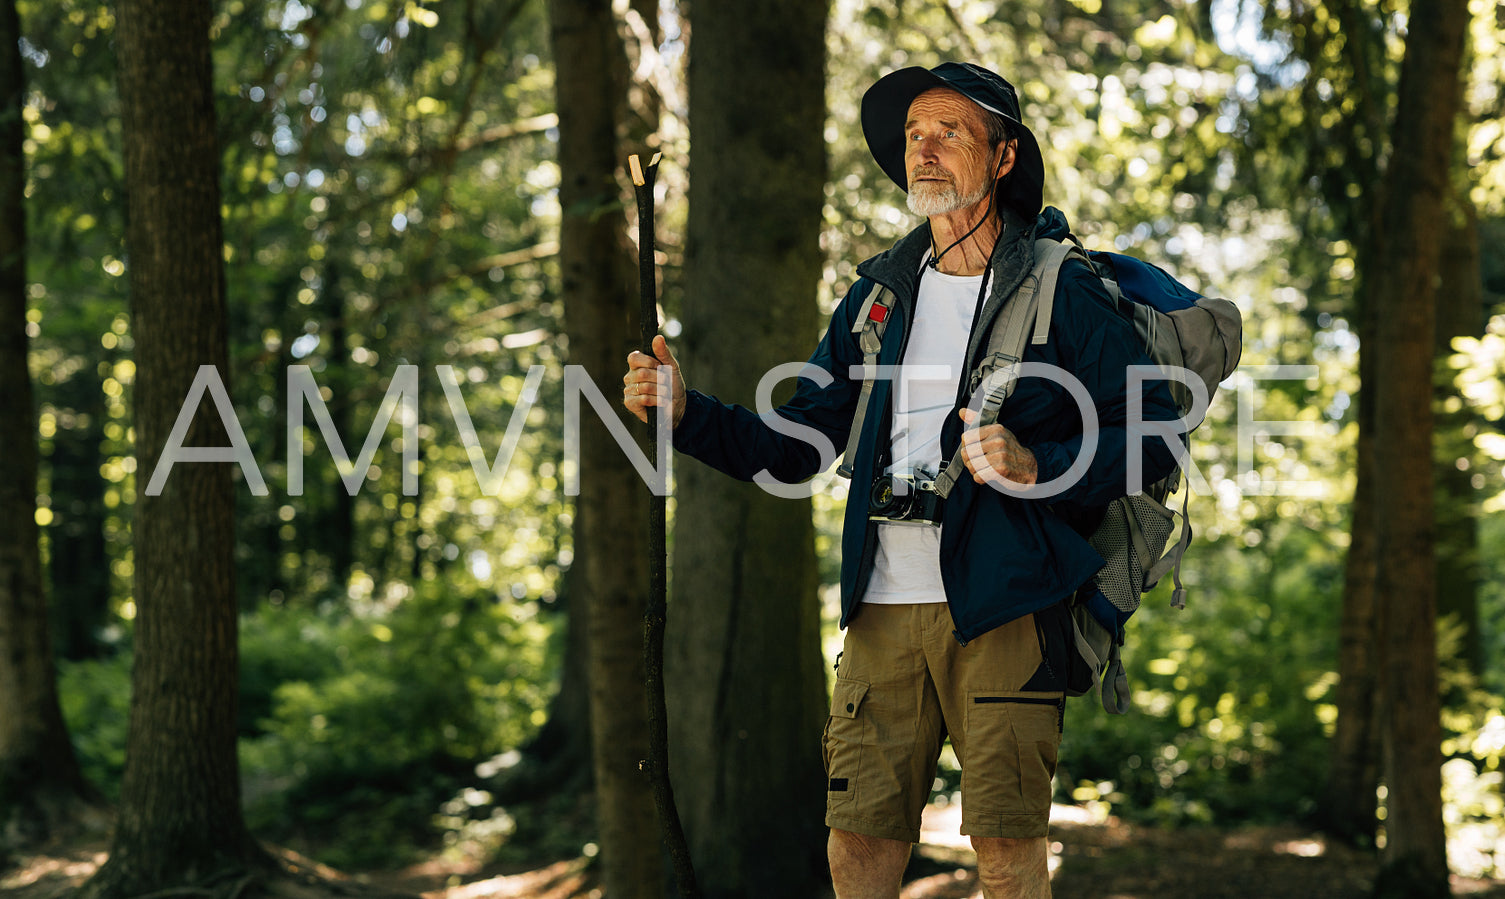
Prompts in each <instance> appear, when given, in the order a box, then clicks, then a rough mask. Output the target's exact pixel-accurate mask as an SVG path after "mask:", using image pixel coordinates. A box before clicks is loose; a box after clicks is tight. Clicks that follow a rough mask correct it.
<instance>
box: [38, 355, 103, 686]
mask: <svg viewBox="0 0 1505 899" xmlns="http://www.w3.org/2000/svg"><path fill="white" fill-rule="evenodd" d="M89 336H90V338H93V337H94V335H92V334H91V335H89ZM85 353H86V356H87V355H90V353H89V352H88V351H85ZM104 397H105V395H104V390H103V389H102V388H101V385H100V378H99V375H98V374H97V373H96V372H95V371H94V370H93V369H92V368H87V367H86V368H84V369H83V370H82V371H78V372H74V374H73V376H72V377H70V378H68V380H66V381H64V382H62V383H60V384H58V385H57V387H56V388H54V403H55V405H57V406H58V407H59V410H58V411H59V412H60V413H62V414H60V415H59V416H58V418H59V420H58V423H57V432H56V433H55V434H54V435H53V438H52V453H51V455H50V456H49V457H48V460H47V467H48V471H49V473H50V475H51V477H50V479H49V481H50V484H51V488H50V490H49V491H48V492H49V493H50V494H51V499H52V505H51V507H50V508H51V510H52V522H51V524H50V525H48V528H47V537H48V544H49V546H50V547H51V553H50V558H49V559H48V565H47V568H48V571H49V573H50V574H51V579H52V612H51V619H52V632H53V640H54V642H53V646H54V648H55V649H56V651H57V653H58V655H59V656H60V657H61V658H64V659H70V660H77V659H91V658H96V657H98V656H99V655H100V653H101V651H102V650H103V648H104V644H103V642H102V641H101V637H100V632H101V631H102V630H103V628H104V626H105V623H106V622H107V621H108V620H109V617H110V559H109V552H108V550H107V549H106V548H105V503H104V494H105V481H104V478H102V477H100V475H99V466H100V463H101V462H102V461H103V459H102V454H101V452H100V443H101V441H103V440H104V424H105V415H106V412H105V403H104ZM69 419H71V420H69Z"/></svg>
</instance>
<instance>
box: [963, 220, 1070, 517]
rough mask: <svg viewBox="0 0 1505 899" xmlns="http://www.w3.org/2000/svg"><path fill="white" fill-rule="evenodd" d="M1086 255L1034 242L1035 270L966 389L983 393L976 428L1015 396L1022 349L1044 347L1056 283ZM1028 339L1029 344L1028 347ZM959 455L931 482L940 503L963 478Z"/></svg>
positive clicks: (995, 326)
mask: <svg viewBox="0 0 1505 899" xmlns="http://www.w3.org/2000/svg"><path fill="white" fill-rule="evenodd" d="M1071 255H1079V256H1081V257H1082V258H1083V259H1085V258H1086V254H1084V253H1082V251H1081V250H1080V249H1079V248H1078V247H1077V246H1076V244H1074V243H1072V242H1071V241H1069V240H1048V239H1042V240H1037V241H1035V267H1034V268H1033V269H1031V270H1030V273H1029V274H1028V275H1027V276H1026V277H1025V279H1024V282H1023V283H1022V284H1020V285H1019V289H1018V290H1017V291H1016V292H1015V293H1014V295H1013V297H1011V298H1010V299H1009V301H1008V302H1007V303H1005V304H1004V306H1003V311H1001V312H1000V313H999V314H998V317H997V318H995V319H994V320H993V322H992V325H991V329H990V330H989V332H988V344H987V350H986V355H984V356H983V358H982V361H981V362H980V363H978V365H977V368H976V369H975V370H973V372H972V375H971V380H970V381H969V382H968V385H967V389H968V390H969V391H970V392H972V393H974V394H975V393H976V392H977V391H978V390H983V389H986V390H987V394H986V396H985V397H984V399H983V404H982V410H981V412H980V414H979V415H978V419H977V427H983V426H985V425H990V424H993V423H994V422H996V421H997V420H998V412H999V410H1000V409H1002V408H1003V403H1004V400H1007V399H1008V398H1009V395H1010V394H1012V393H1013V392H1014V386H1015V384H1017V383H1018V381H1019V377H1018V375H1017V373H1016V368H1017V366H1018V364H1019V361H1020V360H1021V359H1023V358H1024V347H1025V345H1026V344H1027V343H1029V342H1033V343H1036V344H1042V343H1044V342H1045V341H1046V339H1047V338H1048V337H1049V335H1050V319H1051V310H1052V309H1053V308H1054V306H1055V299H1056V282H1057V281H1058V280H1059V279H1060V274H1061V266H1062V264H1064V263H1065V262H1066V258H1067V257H1068V256H1071ZM1031 338H1033V340H1032V341H1031ZM966 469H967V466H966V463H965V462H964V461H963V460H962V453H961V450H960V449H958V450H957V451H956V452H955V453H953V454H952V456H951V459H950V461H948V462H947V463H946V465H945V467H944V469H942V471H941V473H940V474H939V475H938V476H937V477H936V479H935V492H936V493H938V494H940V495H941V496H942V497H946V496H949V495H950V494H951V488H953V487H955V486H956V482H957V480H958V479H959V478H961V476H962V475H963V474H964V473H965V472H966Z"/></svg>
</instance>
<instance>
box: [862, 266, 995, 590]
mask: <svg viewBox="0 0 1505 899" xmlns="http://www.w3.org/2000/svg"><path fill="white" fill-rule="evenodd" d="M982 279H983V276H982V275H947V274H944V273H942V272H938V271H934V270H932V269H929V268H926V269H924V270H923V274H922V276H921V278H920V292H919V296H918V298H917V299H916V301H915V319H914V322H913V323H912V324H911V325H910V332H909V343H908V344H907V345H906V346H905V347H904V358H903V360H901V361H902V362H903V366H902V368H901V369H900V374H899V376H898V378H897V379H896V380H895V383H894V403H893V405H894V425H893V433H892V436H891V441H892V442H891V451H890V453H889V456H890V458H891V459H892V460H893V462H892V464H890V465H889V467H888V469H887V471H888V472H889V473H891V474H903V475H910V476H913V475H915V474H916V473H922V474H924V476H926V477H927V478H933V477H935V475H936V474H938V473H939V472H940V468H941V464H942V462H943V461H944V460H943V459H941V428H942V427H943V426H944V425H945V423H946V417H947V416H949V415H951V414H953V413H952V411H951V407H952V404H953V402H954V401H955V400H956V389H957V385H958V384H959V383H960V380H961V376H962V370H963V368H964V367H965V366H966V362H967V360H966V355H967V338H968V336H969V335H970V334H971V333H972V318H973V316H974V315H975V314H976V311H977V295H978V293H979V292H980V291H981V290H982ZM854 499H858V498H857V497H854ZM865 499H866V497H862V498H861V500H865ZM859 501H860V500H859ZM940 558H941V527H940V525H938V524H930V523H927V522H920V523H915V522H905V523H897V522H890V523H880V524H879V525H878V555H877V558H876V559H875V560H874V566H873V575H872V579H871V580H870V581H869V582H868V587H867V592H866V593H864V594H863V597H862V599H863V601H864V602H872V603H890V604H897V603H917V602H944V601H945V600H946V592H945V588H944V587H943V586H942V585H941V563H940Z"/></svg>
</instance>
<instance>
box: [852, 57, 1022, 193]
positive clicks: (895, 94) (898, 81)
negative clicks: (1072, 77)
mask: <svg viewBox="0 0 1505 899" xmlns="http://www.w3.org/2000/svg"><path fill="white" fill-rule="evenodd" d="M935 87H944V88H949V89H951V90H954V91H956V92H958V93H960V94H961V95H962V96H964V97H966V98H967V99H969V100H971V101H972V102H974V103H977V104H978V105H979V106H982V107H983V108H984V109H987V110H988V111H989V112H992V113H994V114H995V115H997V116H999V117H1000V118H1002V119H1003V120H1004V121H1006V122H1008V123H1009V124H1010V125H1012V126H1014V133H1015V134H1016V136H1017V137H1018V138H1019V146H1018V148H1017V149H1016V151H1015V157H1014V169H1013V173H1014V177H1012V178H1011V179H1010V187H1009V192H1008V195H1007V197H1006V199H1007V200H1008V201H1009V202H1010V203H1011V204H1012V205H1013V206H1015V207H1016V208H1018V209H1022V210H1024V211H1026V212H1028V213H1031V214H1033V213H1036V212H1039V211H1040V206H1041V204H1042V202H1043V197H1044V189H1045V161H1044V159H1042V158H1041V156H1040V145H1039V143H1038V142H1036V140H1035V135H1034V132H1032V131H1030V130H1029V128H1028V127H1027V126H1026V125H1025V124H1024V123H1023V122H1021V121H1019V120H1018V119H1016V118H1014V117H1013V116H1011V115H1009V114H1008V113H1006V112H1004V111H1002V110H1000V109H996V108H994V107H993V106H991V105H989V104H987V103H985V102H982V101H980V100H978V98H976V97H974V96H972V95H971V94H970V93H969V92H968V91H966V90H964V89H962V88H960V87H958V86H957V85H955V84H952V83H951V82H950V81H947V80H946V79H945V78H943V77H942V76H940V75H937V74H936V73H934V72H932V71H930V70H929V69H926V68H922V67H920V66H910V67H908V68H904V69H899V70H897V71H894V72H890V73H888V74H887V75H884V76H883V77H882V78H879V79H878V81H877V82H876V83H874V84H873V86H872V87H870V88H868V90H867V93H865V94H863V95H862V136H863V137H865V138H867V147H868V150H869V151H870V152H871V153H872V154H873V159H874V160H876V161H877V163H878V167H879V168H881V169H883V173H884V174H885V175H888V177H889V178H891V179H893V182H894V183H895V184H897V185H899V187H900V188H901V189H903V190H904V192H905V193H908V192H909V172H908V171H907V170H906V169H905V167H904V123H905V122H906V121H907V120H908V119H909V104H911V103H913V102H914V99H915V98H916V97H918V96H919V95H920V94H923V93H925V92H926V91H928V90H930V89H931V88H935Z"/></svg>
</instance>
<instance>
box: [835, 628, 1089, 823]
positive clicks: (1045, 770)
mask: <svg viewBox="0 0 1505 899" xmlns="http://www.w3.org/2000/svg"><path fill="white" fill-rule="evenodd" d="M1055 612H1056V610H1055V609H1051V610H1047V611H1045V612H1042V613H1039V617H1041V619H1042V620H1041V625H1042V627H1041V629H1040V630H1039V631H1038V632H1037V629H1036V622H1035V619H1036V617H1037V616H1036V615H1027V616H1025V617H1024V618H1021V619H1018V620H1016V621H1013V622H1010V623H1009V624H1006V625H1004V626H1002V627H999V628H995V629H993V630H991V631H988V632H987V633H985V634H983V635H982V636H980V637H978V638H977V639H975V640H973V641H971V642H970V643H968V644H967V645H966V646H962V645H961V644H960V643H958V642H957V640H956V637H955V636H954V635H953V634H952V629H953V625H952V623H951V614H950V611H949V610H948V609H947V607H946V604H945V603H942V602H937V603H920V604H914V605H882V604H865V605H864V606H863V607H862V609H861V610H860V611H859V613H858V615H857V616H856V617H855V618H854V619H853V620H852V622H851V624H850V625H849V626H848V627H847V633H846V639H845V643H844V644H843V647H842V654H841V656H840V662H839V664H838V665H837V671H836V687H835V689H834V690H833V692H832V697H831V717H830V718H829V719H828V720H827V722H826V732H825V737H824V740H823V748H824V752H825V760H826V776H827V778H828V780H829V783H828V789H827V793H826V825H827V826H829V827H834V828H838V829H841V830H847V831H851V832H853V833H860V834H865V835H867V836H874V837H887V838H889V839H894V840H906V841H908V842H911V843H913V842H918V841H919V839H920V813H921V812H922V811H923V810H924V808H925V803H926V802H927V801H928V800H929V798H930V791H931V786H932V784H933V783H934V781H935V772H936V761H937V759H938V758H939V757H940V752H941V743H942V741H943V740H945V739H946V737H947V736H948V735H949V736H950V738H951V745H952V748H953V749H954V750H955V751H956V757H957V759H958V760H959V761H960V762H961V766H962V783H961V792H962V826H961V832H962V833H963V834H967V835H969V836H978V837H1010V838H1015V839H1021V838H1028V837H1043V836H1045V835H1046V833H1047V828H1048V825H1049V822H1050V798H1051V778H1052V777H1054V776H1055V770H1056V753H1057V751H1058V750H1059V748H1060V744H1061V725H1062V716H1063V715H1064V713H1065V702H1066V697H1065V693H1064V692H1063V689H1064V681H1063V680H1062V677H1061V676H1058V675H1057V674H1056V673H1055V672H1054V671H1052V670H1051V668H1052V666H1050V665H1048V664H1045V660H1044V656H1043V654H1042V652H1041V646H1042V644H1043V643H1046V642H1049V644H1050V645H1052V646H1055V645H1057V643H1058V637H1057V638H1055V639H1052V638H1051V637H1050V636H1049V635H1050V634H1051V633H1053V629H1054V628H1055V627H1056V626H1055V624H1054V621H1055V619H1056V618H1057V617H1059V616H1057V615H1056V614H1055ZM1052 655H1054V652H1052ZM1056 667H1057V668H1059V667H1060V666H1059V665H1057V666H1056ZM1062 675H1064V672H1062Z"/></svg>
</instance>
